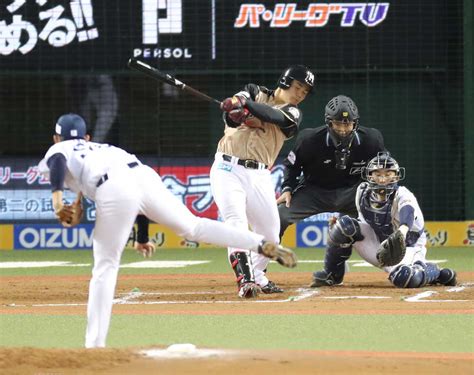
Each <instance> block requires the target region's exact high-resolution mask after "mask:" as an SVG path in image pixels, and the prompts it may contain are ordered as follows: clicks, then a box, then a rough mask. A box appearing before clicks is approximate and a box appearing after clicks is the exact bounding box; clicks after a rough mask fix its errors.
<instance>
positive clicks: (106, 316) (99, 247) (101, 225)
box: [85, 201, 138, 348]
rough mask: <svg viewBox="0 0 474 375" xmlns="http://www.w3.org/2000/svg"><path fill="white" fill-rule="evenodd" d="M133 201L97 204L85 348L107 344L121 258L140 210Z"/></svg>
mask: <svg viewBox="0 0 474 375" xmlns="http://www.w3.org/2000/svg"><path fill="white" fill-rule="evenodd" d="M136 206H137V205H136V204H135V207H134V206H133V203H132V205H131V206H129V205H128V204H127V201H122V202H115V203H112V204H111V205H106V206H105V207H101V206H100V204H99V205H98V206H97V218H96V224H95V228H94V240H93V251H94V268H93V270H92V279H91V281H90V284H89V298H88V304H87V330H86V343H85V346H86V348H101V347H105V344H106V338H107V333H108V330H109V325H110V318H111V313H112V303H113V298H114V292H115V286H116V282H117V274H118V270H119V265H120V257H121V255H122V252H123V249H124V247H125V245H126V243H127V239H128V236H129V234H130V230H131V228H132V225H133V222H134V221H135V218H136V215H137V213H138V211H137V209H136Z"/></svg>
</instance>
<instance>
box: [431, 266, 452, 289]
mask: <svg viewBox="0 0 474 375" xmlns="http://www.w3.org/2000/svg"><path fill="white" fill-rule="evenodd" d="M436 281H437V282H438V283H440V284H442V285H446V286H455V285H456V283H457V280H456V271H454V270H452V269H450V268H443V269H442V270H441V271H439V276H438V279H437V280H436Z"/></svg>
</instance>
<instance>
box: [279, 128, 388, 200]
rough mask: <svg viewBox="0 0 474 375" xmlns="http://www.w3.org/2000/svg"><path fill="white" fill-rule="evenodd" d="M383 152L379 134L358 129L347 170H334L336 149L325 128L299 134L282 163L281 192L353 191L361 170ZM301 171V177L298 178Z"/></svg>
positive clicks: (370, 129) (383, 147)
mask: <svg viewBox="0 0 474 375" xmlns="http://www.w3.org/2000/svg"><path fill="white" fill-rule="evenodd" d="M383 150H385V146H384V142H383V137H382V133H380V131H379V130H377V129H374V128H366V127H363V126H360V127H359V128H358V129H357V132H356V134H355V137H354V140H353V141H352V145H351V147H350V155H349V158H348V162H347V167H346V169H336V158H335V151H336V148H335V146H334V143H333V142H332V140H331V137H330V136H329V131H328V128H327V126H321V127H319V128H308V129H303V130H302V131H300V133H299V134H298V136H297V138H296V143H295V147H294V148H293V150H292V151H291V152H290V153H289V154H288V156H287V158H286V159H285V160H284V162H283V164H284V165H285V167H286V168H285V172H284V180H283V183H282V192H285V191H291V192H292V191H294V190H295V188H296V187H297V186H298V185H299V184H304V185H312V186H317V187H319V188H322V189H327V190H332V189H336V188H344V187H352V186H355V185H358V184H359V183H360V182H361V174H360V172H361V169H362V167H364V166H365V165H366V164H367V162H368V161H369V160H370V159H372V158H373V157H375V156H376V155H377V153H378V152H379V151H383ZM301 171H303V177H302V178H298V177H300V175H301Z"/></svg>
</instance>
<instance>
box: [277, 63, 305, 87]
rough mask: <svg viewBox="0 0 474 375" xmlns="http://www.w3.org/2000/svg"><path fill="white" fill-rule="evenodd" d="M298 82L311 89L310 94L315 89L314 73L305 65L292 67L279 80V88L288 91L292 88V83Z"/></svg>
mask: <svg viewBox="0 0 474 375" xmlns="http://www.w3.org/2000/svg"><path fill="white" fill-rule="evenodd" d="M293 81H298V82H301V83H303V84H305V85H307V86H308V87H309V92H311V90H312V89H313V87H314V73H313V72H311V71H310V70H309V68H308V67H306V66H304V65H292V66H290V67H289V68H288V69H286V70H285V71H284V72H283V73H282V75H281V76H280V79H279V80H278V87H280V88H282V89H283V90H287V89H289V88H290V86H291V82H293Z"/></svg>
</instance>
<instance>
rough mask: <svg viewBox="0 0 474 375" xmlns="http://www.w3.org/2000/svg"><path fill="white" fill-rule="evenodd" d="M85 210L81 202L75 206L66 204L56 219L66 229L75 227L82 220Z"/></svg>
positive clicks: (57, 212)
mask: <svg viewBox="0 0 474 375" xmlns="http://www.w3.org/2000/svg"><path fill="white" fill-rule="evenodd" d="M82 214H83V208H82V203H81V201H80V200H79V201H77V200H76V201H75V202H74V203H73V204H65V205H64V206H62V207H61V209H59V210H58V211H56V217H57V218H58V220H59V222H60V223H61V224H62V225H63V226H64V227H68V228H69V227H73V226H76V225H77V224H79V223H80V222H81V220H82Z"/></svg>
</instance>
